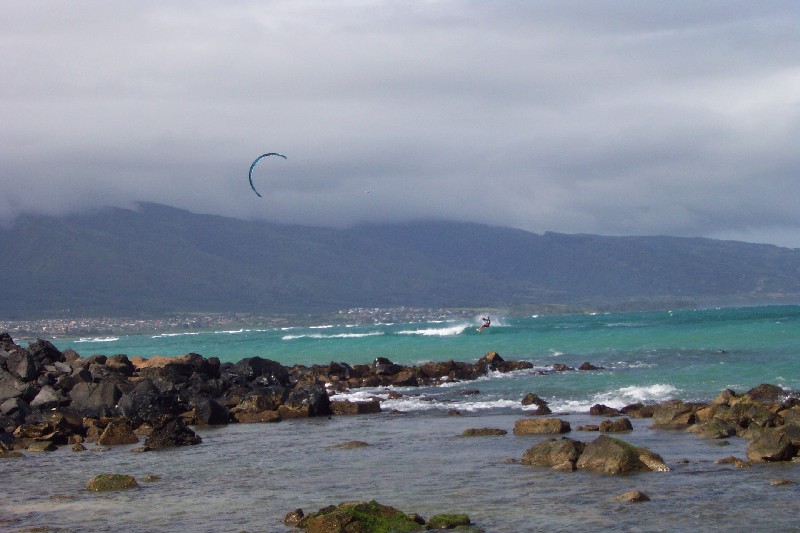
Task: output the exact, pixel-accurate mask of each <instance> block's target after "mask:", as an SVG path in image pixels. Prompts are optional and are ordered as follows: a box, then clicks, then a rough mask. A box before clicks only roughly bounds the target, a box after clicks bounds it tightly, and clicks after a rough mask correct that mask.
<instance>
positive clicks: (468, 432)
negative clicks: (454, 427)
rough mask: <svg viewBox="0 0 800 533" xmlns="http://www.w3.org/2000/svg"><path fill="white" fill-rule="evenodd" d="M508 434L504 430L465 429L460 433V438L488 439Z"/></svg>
mask: <svg viewBox="0 0 800 533" xmlns="http://www.w3.org/2000/svg"><path fill="white" fill-rule="evenodd" d="M506 434H508V431H506V430H505V429H498V428H470V429H465V430H464V432H463V433H461V436H462V437H488V436H501V435H506Z"/></svg>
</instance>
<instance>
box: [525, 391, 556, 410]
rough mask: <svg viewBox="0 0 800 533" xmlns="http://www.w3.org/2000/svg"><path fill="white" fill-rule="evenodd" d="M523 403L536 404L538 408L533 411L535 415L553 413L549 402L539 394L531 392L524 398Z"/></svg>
mask: <svg viewBox="0 0 800 533" xmlns="http://www.w3.org/2000/svg"><path fill="white" fill-rule="evenodd" d="M521 403H522V405H535V406H536V409H535V410H533V411H532V412H531V414H533V415H549V414H552V411H551V410H550V407H548V405H547V402H546V401H544V400H543V399H541V398H540V397H539V396H538V395H536V394H534V393H532V392H529V393H528V394H526V395H525V396H524V397H523V398H522V402H521Z"/></svg>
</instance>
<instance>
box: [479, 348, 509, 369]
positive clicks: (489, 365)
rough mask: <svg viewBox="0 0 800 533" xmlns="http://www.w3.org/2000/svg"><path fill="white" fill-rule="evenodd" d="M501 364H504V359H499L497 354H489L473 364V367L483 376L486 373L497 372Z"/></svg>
mask: <svg viewBox="0 0 800 533" xmlns="http://www.w3.org/2000/svg"><path fill="white" fill-rule="evenodd" d="M503 363H505V359H503V358H502V357H500V354H499V353H497V352H489V353H487V354H486V355H484V356H483V357H481V358H480V359H478V361H477V362H476V363H475V366H476V367H478V368H479V369H480V371H481V372H483V373H484V374H485V373H487V372H494V371H495V370H498V369H499V368H500V367H501V366H502V364H503Z"/></svg>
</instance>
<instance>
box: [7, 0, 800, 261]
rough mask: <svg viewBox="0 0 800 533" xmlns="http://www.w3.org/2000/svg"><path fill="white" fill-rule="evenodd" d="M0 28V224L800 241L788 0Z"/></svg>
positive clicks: (419, 9)
mask: <svg viewBox="0 0 800 533" xmlns="http://www.w3.org/2000/svg"><path fill="white" fill-rule="evenodd" d="M0 43H2V50H3V53H2V54H0V71H2V82H0V121H1V122H2V126H1V127H0V187H1V189H0V218H2V219H3V221H4V222H6V223H8V221H10V220H12V219H13V217H14V216H16V215H17V214H19V213H39V212H44V213H53V214H56V213H59V214H60V213H71V212H76V211H80V210H85V209H88V208H91V207H93V206H106V205H113V206H132V205H133V203H134V202H136V201H153V202H158V203H164V204H168V205H173V206H176V207H180V208H185V209H188V210H191V211H194V212H200V213H214V214H221V215H226V216H234V217H238V218H245V219H263V220H269V221H275V222H285V223H301V224H312V225H329V226H330V225H333V226H339V227H343V226H347V225H351V224H353V223H358V222H374V221H401V220H409V219H420V218H436V219H455V220H462V221H473V222H481V223H488V224H492V225H501V226H512V227H517V228H522V229H526V230H530V231H533V232H536V233H543V232H545V231H557V232H563V233H596V234H602V235H664V234H666V235H677V236H702V237H714V238H730V239H737V240H745V241H751V242H769V243H774V244H779V245H782V246H790V247H795V248H800V141H798V139H800V3H798V2H797V1H796V0H787V1H785V2H781V1H759V2H754V1H752V0H747V1H734V0H724V1H716V2H715V1H701V2H698V1H696V0H692V1H678V0H673V1H668V2H665V1H661V0H658V1H652V2H647V1H643V0H631V1H624V0H613V1H599V0H592V1H584V2H572V1H564V0H558V1H556V0H553V1H548V2H538V1H486V0H485V1H466V0H463V1H409V0H398V1H377V0H375V1H369V0H362V1H355V0H354V1H336V2H330V1H328V0H319V1H315V0H309V1H302V0H300V1H298V0H287V1H275V2H266V1H252V2H250V1H236V0H219V1H215V0H208V1H197V2H190V3H187V2H184V1H164V0H159V1H147V0H137V1H136V2H112V1H108V0H98V1H80V0H78V1H75V2H64V1H63V0H41V1H37V0H20V1H17V0H10V1H9V0H6V1H4V2H2V17H0ZM264 152H280V153H283V154H285V155H286V156H287V159H286V160H283V159H279V158H275V157H272V158H266V159H264V160H262V161H261V163H259V165H258V166H257V167H256V171H255V175H254V182H255V185H256V187H257V188H258V190H259V192H260V193H261V194H262V195H263V198H259V197H258V196H256V195H255V194H254V193H253V191H252V190H251V189H250V187H249V185H248V182H247V170H248V168H249V166H250V163H251V161H253V159H254V158H255V157H256V156H258V155H260V154H262V153H264Z"/></svg>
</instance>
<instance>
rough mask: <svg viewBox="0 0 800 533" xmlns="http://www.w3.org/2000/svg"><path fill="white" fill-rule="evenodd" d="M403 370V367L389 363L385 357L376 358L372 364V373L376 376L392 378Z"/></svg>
mask: <svg viewBox="0 0 800 533" xmlns="http://www.w3.org/2000/svg"><path fill="white" fill-rule="evenodd" d="M401 370H403V367H402V366H400V365H397V364H395V363H393V362H391V361H390V360H389V359H387V358H385V357H377V358H375V361H373V362H372V373H373V374H376V375H378V376H393V375H395V374H397V373H398V372H400V371H401Z"/></svg>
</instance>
